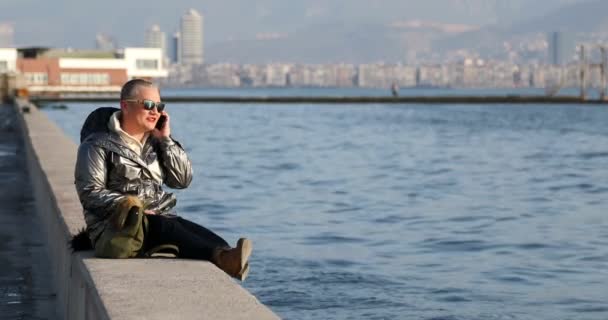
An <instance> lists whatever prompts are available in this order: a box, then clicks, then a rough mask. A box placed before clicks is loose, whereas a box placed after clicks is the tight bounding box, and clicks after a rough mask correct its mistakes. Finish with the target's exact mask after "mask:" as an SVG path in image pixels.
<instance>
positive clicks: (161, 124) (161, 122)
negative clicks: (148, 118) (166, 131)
mask: <svg viewBox="0 0 608 320" xmlns="http://www.w3.org/2000/svg"><path fill="white" fill-rule="evenodd" d="M165 122H167V116H165V115H162V116H160V118H158V121H157V122H156V129H158V130H162V129H163V127H164V126H165Z"/></svg>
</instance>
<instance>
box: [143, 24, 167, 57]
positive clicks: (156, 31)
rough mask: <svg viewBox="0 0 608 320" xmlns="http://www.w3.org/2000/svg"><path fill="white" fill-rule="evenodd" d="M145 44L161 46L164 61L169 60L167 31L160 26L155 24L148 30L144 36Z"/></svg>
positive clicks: (153, 46) (147, 46)
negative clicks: (163, 30)
mask: <svg viewBox="0 0 608 320" xmlns="http://www.w3.org/2000/svg"><path fill="white" fill-rule="evenodd" d="M144 46H145V47H146V48H160V50H161V52H162V55H163V61H165V60H167V58H166V57H167V41H166V36H165V33H164V32H162V31H161V30H160V27H159V26H158V25H157V24H155V25H153V26H151V27H150V28H148V30H146V36H145V38H144Z"/></svg>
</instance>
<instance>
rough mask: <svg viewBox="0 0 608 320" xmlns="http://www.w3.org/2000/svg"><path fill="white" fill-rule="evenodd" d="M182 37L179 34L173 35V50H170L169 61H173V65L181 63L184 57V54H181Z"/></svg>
mask: <svg viewBox="0 0 608 320" xmlns="http://www.w3.org/2000/svg"><path fill="white" fill-rule="evenodd" d="M181 42H182V41H181V35H180V33H179V32H176V33H174V34H173V37H172V38H171V49H170V53H169V59H170V60H171V62H173V63H181V61H180V59H181V56H182V52H181V45H182V44H181Z"/></svg>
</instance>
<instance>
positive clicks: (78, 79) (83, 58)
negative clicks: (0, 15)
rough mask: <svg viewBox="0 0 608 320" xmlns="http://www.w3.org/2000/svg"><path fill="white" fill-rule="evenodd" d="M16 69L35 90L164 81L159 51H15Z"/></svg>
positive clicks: (91, 88) (102, 88) (115, 87)
mask: <svg viewBox="0 0 608 320" xmlns="http://www.w3.org/2000/svg"><path fill="white" fill-rule="evenodd" d="M18 56H19V57H18V58H17V61H16V69H17V70H18V71H19V72H20V73H22V74H23V77H24V79H25V82H26V85H27V86H28V88H29V90H30V91H32V92H36V91H47V92H50V91H79V90H80V91H83V90H84V91H111V92H115V91H119V90H120V87H121V86H122V84H124V83H125V82H126V81H127V80H129V79H133V78H147V79H155V78H164V77H166V76H167V70H165V69H164V68H163V67H162V63H161V61H162V58H163V57H162V52H161V49H160V48H125V49H123V50H117V51H102V50H77V51H75V50H64V49H48V48H23V49H18Z"/></svg>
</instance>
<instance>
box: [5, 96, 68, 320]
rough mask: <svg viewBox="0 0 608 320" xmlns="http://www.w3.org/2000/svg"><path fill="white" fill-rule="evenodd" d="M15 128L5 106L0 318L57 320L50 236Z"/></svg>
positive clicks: (8, 107) (13, 117)
mask: <svg viewBox="0 0 608 320" xmlns="http://www.w3.org/2000/svg"><path fill="white" fill-rule="evenodd" d="M16 125H17V124H16V117H15V114H14V110H13V108H12V107H11V106H10V105H2V104H0V203H2V206H0V318H2V319H56V316H55V314H54V305H55V296H56V293H55V290H54V289H53V287H52V283H51V278H52V275H51V274H50V264H49V261H48V255H47V250H46V237H45V235H44V234H43V229H42V226H41V224H40V223H39V222H38V219H37V217H36V212H35V211H34V205H33V197H32V190H31V187H30V184H29V178H28V175H27V171H26V168H25V166H24V163H25V155H24V153H23V148H22V145H23V143H22V141H21V137H20V136H19V134H18V132H17V127H16Z"/></svg>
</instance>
